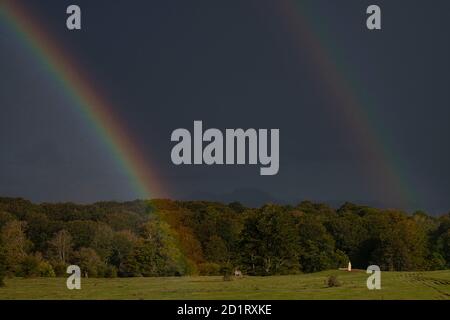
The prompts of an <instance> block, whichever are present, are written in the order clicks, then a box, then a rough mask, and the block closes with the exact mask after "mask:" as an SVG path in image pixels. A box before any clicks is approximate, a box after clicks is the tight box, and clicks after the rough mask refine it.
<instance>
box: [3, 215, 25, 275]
mask: <svg viewBox="0 0 450 320" xmlns="http://www.w3.org/2000/svg"><path fill="white" fill-rule="evenodd" d="M25 225H26V223H25V222H21V221H15V220H13V221H10V222H8V223H6V225H5V226H4V227H3V228H2V230H1V233H0V242H1V243H2V244H3V252H4V259H5V264H6V270H7V272H8V273H11V274H16V273H19V272H20V271H21V263H22V261H23V260H24V259H25V258H26V257H27V251H28V250H29V249H30V247H31V243H30V241H29V240H28V239H27V237H26V235H25Z"/></svg>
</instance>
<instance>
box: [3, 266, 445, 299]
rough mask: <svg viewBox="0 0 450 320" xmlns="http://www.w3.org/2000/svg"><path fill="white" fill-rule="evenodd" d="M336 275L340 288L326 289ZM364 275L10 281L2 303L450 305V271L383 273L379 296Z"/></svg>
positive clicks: (343, 273) (314, 274)
mask: <svg viewBox="0 0 450 320" xmlns="http://www.w3.org/2000/svg"><path fill="white" fill-rule="evenodd" d="M331 275H336V276H337V278H338V280H339V283H340V286H338V287H331V288H330V287H328V286H327V279H328V277H329V276H331ZM368 276H369V275H368V274H366V273H365V272H364V271H354V272H353V271H352V272H346V271H334V270H333V271H324V272H319V273H313V274H303V275H291V276H272V277H244V278H242V279H235V280H234V281H223V279H222V277H170V278H117V279H93V278H90V279H82V281H81V286H82V288H81V290H72V291H71V290H68V289H67V288H66V279H65V278H36V279H22V278H12V279H6V287H4V288H0V299H2V300H3V299H134V300H136V299H338V300H341V299H365V300H367V299H389V300H397V299H427V300H428V299H432V300H435V299H447V300H449V299H450V270H447V271H431V272H383V273H382V276H381V287H382V288H381V290H368V289H367V287H366V280H367V277H368Z"/></svg>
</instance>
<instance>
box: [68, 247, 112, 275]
mask: <svg viewBox="0 0 450 320" xmlns="http://www.w3.org/2000/svg"><path fill="white" fill-rule="evenodd" d="M74 262H75V264H76V265H78V266H79V267H80V269H81V272H82V275H84V276H87V277H94V278H95V277H98V276H103V275H104V274H103V273H104V271H105V267H106V266H105V264H104V263H103V261H102V260H101V258H100V257H99V255H98V254H97V252H95V250H94V249H92V248H80V250H78V251H76V252H75V253H74Z"/></svg>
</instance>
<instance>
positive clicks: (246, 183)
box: [0, 0, 450, 213]
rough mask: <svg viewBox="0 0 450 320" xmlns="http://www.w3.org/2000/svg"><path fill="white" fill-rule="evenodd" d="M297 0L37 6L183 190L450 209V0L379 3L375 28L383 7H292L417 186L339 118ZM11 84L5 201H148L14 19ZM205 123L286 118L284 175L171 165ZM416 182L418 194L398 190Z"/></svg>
mask: <svg viewBox="0 0 450 320" xmlns="http://www.w3.org/2000/svg"><path fill="white" fill-rule="evenodd" d="M21 1H22V0H21ZM283 1H284V2H289V1H290V0H283ZM283 1H275V0H274V1H261V0H254V1H246V0H244V1H243V0H240V1H230V0H227V1H210V0H209V1H206V0H205V1H197V0H195V1H186V0H183V1H128V0H127V1H124V0H120V1H119V0H115V1H103V0H95V1H92V0H89V1H87V0H76V1H72V0H71V1H42V0H39V1H23V2H24V3H25V4H26V5H27V6H29V7H30V10H31V11H32V12H33V13H34V14H35V15H36V17H37V18H38V19H39V21H41V22H42V27H43V28H44V29H45V30H48V32H50V33H51V35H52V37H54V38H55V39H57V41H58V43H60V45H61V46H62V47H64V49H65V50H67V51H70V52H71V53H72V55H73V57H74V58H75V59H76V60H77V61H78V62H79V63H80V65H82V66H83V68H84V69H85V70H87V72H88V74H89V76H90V79H91V80H92V81H93V82H95V87H98V88H101V89H102V91H103V92H105V93H106V95H107V97H108V99H109V100H110V101H113V104H114V108H115V112H117V114H119V115H120V117H121V119H122V120H123V122H124V123H125V124H126V125H127V126H128V127H129V128H131V134H132V136H133V138H134V139H136V142H137V144H138V145H139V146H140V148H141V149H142V150H143V153H144V154H145V155H146V157H147V158H148V159H151V160H152V162H153V163H154V167H155V168H156V170H157V171H158V173H159V175H160V176H161V177H162V179H163V180H164V184H165V185H167V186H168V188H169V191H170V195H171V197H172V198H180V199H212V200H223V201H232V200H240V201H243V202H244V203H247V204H251V205H254V204H260V203H262V202H265V201H279V202H288V203H292V204H295V203H297V202H299V201H301V200H305V199H309V200H313V201H326V202H329V203H331V204H339V203H341V202H343V201H354V202H360V203H363V204H369V205H375V206H382V207H401V208H403V209H407V210H414V209H424V210H428V211H430V212H432V213H441V212H446V211H448V210H449V209H450V196H449V193H450V192H449V191H450V169H449V163H450V148H449V145H450V126H449V124H448V123H449V120H450V109H449V107H450V79H449V74H450V73H449V72H450V62H449V57H450V43H449V35H448V32H449V27H448V24H449V23H450V2H449V1H446V0H435V1H431V2H430V1H424V0H422V1H411V0H408V1H406V0H402V1H400V0H399V1H376V3H377V4H378V5H380V6H381V8H382V14H383V15H382V19H383V20H382V22H383V30H382V31H377V32H370V31H368V30H367V29H366V27H365V19H366V15H365V10H366V8H367V6H368V5H369V4H372V1H362V0H345V1H342V0H341V1H334V0H333V1H332V0H328V1H326V0H314V1H303V5H302V6H300V7H299V9H297V10H298V11H299V12H294V14H293V15H292V16H294V17H295V16H299V17H301V16H302V15H303V16H307V17H308V21H309V22H308V24H309V25H310V27H311V30H313V33H316V35H317V37H318V39H321V40H320V43H321V46H323V48H324V50H326V52H327V53H326V54H327V55H328V56H330V57H331V62H332V65H336V66H338V70H339V72H340V75H341V77H342V81H343V82H346V81H349V82H354V84H351V83H350V84H349V86H350V88H351V93H352V94H353V95H354V96H355V97H356V98H357V99H358V101H360V103H359V105H360V107H361V108H363V109H364V113H368V114H370V115H371V116H370V123H371V126H372V127H373V128H375V133H376V134H375V135H376V136H377V139H379V141H380V144H381V145H382V146H383V148H382V149H381V150H379V149H377V150H372V151H373V152H374V153H379V152H380V151H383V152H385V153H386V155H387V156H386V157H385V158H386V161H387V162H388V163H389V164H390V165H391V166H392V168H394V169H393V171H394V172H395V173H396V174H397V175H398V176H399V179H400V180H401V181H402V183H403V185H404V188H405V189H406V190H397V189H396V188H395V187H393V186H390V185H389V183H388V181H387V179H384V177H385V176H384V174H383V171H382V170H381V169H380V172H379V174H378V172H377V171H376V170H375V171H376V174H374V170H373V168H372V169H370V168H368V166H367V162H368V161H367V157H370V156H371V155H370V154H367V152H366V151H367V150H366V149H367V148H366V149H364V148H360V147H358V144H357V143H355V137H354V131H352V124H351V123H349V122H346V121H345V118H344V117H342V116H340V114H339V110H340V108H341V107H342V106H340V105H339V104H340V103H342V102H340V101H338V99H335V97H334V96H333V94H332V93H331V91H330V88H329V86H328V85H327V81H324V79H323V77H324V76H326V73H325V74H324V73H323V72H320V71H319V66H317V65H315V64H314V59H311V50H310V48H308V42H307V41H304V39H301V35H302V32H297V31H298V30H294V29H295V28H296V27H298V26H300V25H301V24H297V23H295V21H294V23H292V18H288V16H290V15H287V14H286V12H284V11H283V10H282V6H281V5H280V4H279V3H280V2H283ZM73 3H76V4H78V5H80V7H81V9H82V28H83V29H82V30H81V31H77V32H70V31H68V30H67V29H66V28H65V19H66V14H65V9H66V7H67V6H68V5H69V4H73ZM287 7H288V8H289V7H291V8H294V6H287ZM302 10H307V13H306V11H304V12H303V11H302ZM290 19H291V20H290ZM294 20H295V19H294ZM325 72H326V71H325ZM0 88H1V90H0V146H1V149H0V195H1V196H21V197H25V198H28V199H31V200H34V201H81V202H91V201H98V200H126V199H133V198H134V197H135V194H134V192H133V189H132V188H131V186H130V184H129V181H128V178H127V176H126V174H125V173H124V172H122V171H121V169H120V168H119V167H118V166H117V165H116V163H115V162H114V160H113V159H111V155H110V153H109V151H108V149H107V148H106V147H105V146H104V145H102V143H101V142H100V141H99V140H98V137H97V136H96V135H95V133H94V132H93V130H92V128H91V125H89V124H88V123H87V122H86V121H85V119H83V117H82V116H80V114H79V113H78V112H77V111H76V110H77V108H78V107H77V106H76V105H74V102H73V101H72V100H71V99H68V98H67V95H65V94H64V92H62V90H61V87H60V84H58V82H57V81H55V78H53V77H52V75H50V74H49V73H48V70H47V69H46V68H45V66H43V65H42V64H41V63H40V62H39V60H38V59H36V56H35V54H34V53H32V52H30V51H29V50H28V49H27V47H26V46H25V45H24V43H23V41H22V40H21V39H20V38H19V37H18V36H17V34H16V33H14V32H13V31H12V29H11V28H10V26H8V25H7V24H6V23H5V22H4V21H2V22H1V23H0ZM194 120H203V123H204V126H206V127H215V128H219V129H225V128H239V127H241V128H269V129H270V128H279V129H280V171H279V174H278V175H276V176H260V175H259V166H212V167H208V166H195V167H194V166H179V167H177V166H175V165H173V164H172V163H171V161H170V150H171V148H172V146H173V143H171V142H170V134H171V132H172V131H173V130H174V129H176V128H187V129H189V130H191V131H192V126H193V121H194ZM361 121H366V120H361ZM370 148H371V146H369V149H370ZM364 150H366V151H364ZM383 157H384V156H383ZM381 167H382V165H381V164H380V168H381ZM156 183H158V182H156ZM402 192H406V193H408V194H410V196H411V197H412V199H409V200H408V201H406V202H405V201H404V200H403V199H400V198H399V194H401V193H402Z"/></svg>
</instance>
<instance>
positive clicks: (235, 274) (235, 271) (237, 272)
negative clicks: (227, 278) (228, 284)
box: [234, 269, 242, 278]
mask: <svg viewBox="0 0 450 320" xmlns="http://www.w3.org/2000/svg"><path fill="white" fill-rule="evenodd" d="M234 276H235V277H239V278H240V277H242V272H241V270H238V269H236V270H234Z"/></svg>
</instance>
